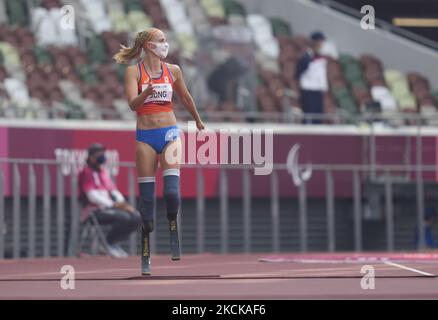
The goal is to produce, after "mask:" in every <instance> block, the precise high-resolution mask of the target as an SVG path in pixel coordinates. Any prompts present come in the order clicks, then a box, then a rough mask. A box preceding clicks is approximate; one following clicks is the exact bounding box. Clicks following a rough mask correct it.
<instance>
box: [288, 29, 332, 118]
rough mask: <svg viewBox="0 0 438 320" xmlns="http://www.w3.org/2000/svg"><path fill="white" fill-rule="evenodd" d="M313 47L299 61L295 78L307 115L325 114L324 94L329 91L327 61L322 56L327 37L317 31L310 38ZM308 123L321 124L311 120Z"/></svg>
mask: <svg viewBox="0 0 438 320" xmlns="http://www.w3.org/2000/svg"><path fill="white" fill-rule="evenodd" d="M310 38H311V45H310V48H308V50H307V52H306V53H305V54H304V55H303V56H302V57H301V58H300V59H299V60H298V63H297V68H296V73H295V77H296V79H297V80H298V81H299V84H300V89H301V93H300V103H301V106H302V108H303V112H304V113H305V114H315V115H323V114H324V93H325V92H326V91H327V90H328V81H327V60H326V59H325V58H324V57H323V56H321V55H320V51H321V48H322V45H323V43H324V41H325V36H324V34H323V33H322V32H320V31H316V32H314V33H312V35H311V36H310ZM306 122H307V123H321V122H322V121H321V119H318V118H316V119H312V118H311V119H310V120H307V121H306Z"/></svg>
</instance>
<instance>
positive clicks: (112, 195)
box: [78, 143, 141, 258]
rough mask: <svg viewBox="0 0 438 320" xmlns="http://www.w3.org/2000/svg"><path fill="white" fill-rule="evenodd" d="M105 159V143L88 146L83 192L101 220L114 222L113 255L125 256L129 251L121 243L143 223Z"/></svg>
mask: <svg viewBox="0 0 438 320" xmlns="http://www.w3.org/2000/svg"><path fill="white" fill-rule="evenodd" d="M105 161H106V158H105V147H104V146H103V145H102V144H100V143H94V144H92V145H91V146H90V147H89V148H88V156H87V166H86V167H85V168H84V169H83V170H82V171H81V172H80V173H79V179H78V182H79V191H80V196H81V199H82V200H83V203H84V205H85V206H86V207H88V209H91V210H93V211H94V215H95V216H96V218H97V220H98V221H99V223H101V224H107V225H108V224H109V225H111V230H110V231H109V233H108V235H107V241H108V248H107V249H108V253H109V254H110V255H111V256H112V257H114V258H125V257H127V256H128V254H127V253H126V252H125V251H124V250H123V249H122V247H121V246H120V244H119V243H120V242H121V241H123V240H126V239H127V238H128V236H129V235H130V234H131V232H133V231H135V230H136V229H137V228H138V227H139V226H140V225H141V218H140V214H139V213H138V212H137V211H136V210H135V209H134V208H133V207H132V206H131V205H130V204H129V203H127V202H126V201H125V198H124V197H123V195H122V194H121V193H120V191H119V190H117V187H116V185H115V184H114V183H113V182H112V180H111V178H110V176H109V173H108V171H107V169H106V168H104V167H103V165H104V164H105ZM87 211H88V210H87ZM83 218H85V217H83Z"/></svg>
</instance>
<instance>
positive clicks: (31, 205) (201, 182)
mask: <svg viewBox="0 0 438 320" xmlns="http://www.w3.org/2000/svg"><path fill="white" fill-rule="evenodd" d="M2 164H8V165H10V166H11V167H12V172H11V174H12V197H11V201H12V208H11V209H10V210H11V212H6V207H5V176H4V173H3V171H2V170H0V231H1V232H0V259H2V258H4V257H5V248H6V244H7V243H6V232H5V230H6V221H5V218H6V215H7V214H8V216H11V221H10V223H9V224H10V225H12V237H11V239H12V240H11V244H12V257H13V258H20V257H23V256H25V257H35V256H36V225H37V222H39V223H41V224H42V255H40V256H42V257H49V256H53V255H55V256H65V255H67V256H74V255H75V254H76V246H77V243H78V236H79V228H80V220H79V211H80V204H79V201H78V198H77V196H76V192H75V193H74V195H73V196H71V197H70V199H69V205H68V206H67V205H66V197H65V187H66V185H67V183H69V185H70V188H71V190H77V183H78V181H77V173H76V172H75V171H74V170H72V171H71V173H70V174H69V175H68V179H66V176H64V175H63V173H62V169H61V164H60V163H58V162H56V161H53V160H29V159H0V167H1V165H2ZM19 165H21V166H23V165H24V166H25V169H24V170H21V171H20V170H19ZM37 167H40V170H42V221H37V217H36V201H37V194H36V191H37V183H38V181H37V176H36V174H35V172H36V168H37ZM120 167H121V168H125V169H126V170H128V186H127V187H128V190H129V191H128V200H129V202H131V204H133V205H135V202H136V201H135V200H136V196H135V183H136V181H135V179H134V170H135V167H134V164H133V163H123V162H122V163H120ZM184 167H186V168H194V169H196V185H197V193H196V251H197V252H198V253H202V252H205V251H206V242H205V241H206V229H205V221H206V210H205V202H206V196H205V189H204V187H205V185H206V181H205V178H204V175H203V169H204V168H217V169H219V170H220V179H219V194H218V198H219V207H220V208H219V214H220V223H219V229H220V231H219V234H220V240H219V241H220V245H219V247H220V252H222V253H226V252H229V250H230V248H229V234H230V223H229V214H230V213H229V194H228V192H229V191H228V190H229V183H228V177H229V175H230V174H232V171H233V170H243V175H242V184H241V185H242V208H243V209H242V214H243V222H242V223H243V225H242V230H243V251H244V252H250V251H251V250H252V248H253V244H252V241H253V237H252V221H251V220H252V214H251V212H252V209H251V208H252V199H253V197H252V192H251V189H252V184H251V170H252V169H253V168H254V166H253V165H208V166H200V165H184ZM51 168H53V169H54V170H55V172H56V173H55V174H56V186H52V185H51V184H50V181H51V170H50V169H51ZM53 169H52V171H53ZM287 169H288V168H287V166H286V164H275V165H274V167H273V171H272V173H271V175H270V186H269V190H270V191H269V194H270V197H269V200H267V201H270V207H271V212H270V220H271V222H272V224H271V231H270V238H271V241H272V242H271V243H272V251H273V252H279V251H280V248H281V246H282V243H281V237H280V184H279V175H288V173H287ZM371 169H373V170H376V171H377V173H380V176H381V175H382V174H383V176H384V177H385V179H383V186H384V203H385V205H384V208H385V209H384V211H385V214H384V220H385V223H386V248H387V250H388V251H392V250H394V248H395V247H394V203H393V186H394V183H395V180H394V179H392V177H391V174H392V173H395V172H396V173H399V172H401V171H406V172H411V173H412V172H414V173H416V177H415V179H412V180H411V182H412V183H415V185H416V192H415V198H416V209H417V210H416V211H417V212H416V221H417V234H418V235H419V239H420V240H419V241H420V242H419V249H422V248H424V247H425V243H424V235H425V234H424V232H425V231H424V227H425V223H424V207H425V203H424V201H425V200H424V179H423V173H425V172H436V170H437V168H436V167H435V166H425V165H423V166H418V165H417V166H405V165H403V166H402V165H400V166H398V165H397V166H394V165H385V166H375V167H373V168H372V167H371V166H370V165H313V171H314V172H322V173H323V174H324V176H325V188H326V190H325V202H326V209H325V211H326V232H327V248H326V249H327V251H330V252H333V251H335V250H336V221H335V220H336V214H335V212H336V197H335V191H336V190H335V181H336V177H335V176H336V174H337V173H340V172H344V173H349V174H351V177H352V180H351V181H352V185H351V190H352V191H353V192H352V201H353V213H352V220H353V230H354V231H353V234H354V236H353V239H354V250H355V251H358V252H359V251H362V250H363V231H362V229H363V228H362V222H363V195H364V193H363V191H362V190H363V182H364V179H363V178H364V177H368V178H369V177H370V172H371ZM23 174H27V176H28V194H27V200H28V201H27V208H26V209H23V208H21V206H22V201H21V200H22V199H21V187H22V180H23V179H22V176H23ZM66 180H69V181H66ZM294 188H295V187H294ZM296 188H297V189H298V221H299V243H300V245H299V248H300V250H301V251H302V252H306V251H308V250H309V234H308V227H309V222H308V206H307V204H308V196H307V191H308V190H307V183H306V181H302V183H301V184H300V185H299V186H297V187H296ZM53 191H55V194H56V210H54V209H53V208H51V201H50V198H51V194H52V193H53ZM67 207H68V208H67ZM23 211H24V213H26V212H27V216H26V220H27V226H28V228H27V243H24V241H23V240H22V239H21V237H22V235H23V232H22V228H23V221H22V218H23ZM53 212H55V213H56V215H55V216H56V224H55V225H56V233H55V234H56V236H55V237H53V236H51V226H52V221H51V219H52V218H53V214H52V213H53ZM179 218H180V219H182V218H181V215H179ZM66 219H70V221H69V224H68V223H67V222H68V221H66ZM180 222H181V226H182V227H183V226H184V224H183V222H182V221H180ZM67 225H69V226H68V230H66V226H67ZM8 232H10V231H9V230H8ZM67 234H68V239H66V235H67ZM155 234H156V232H155V233H153V234H152V243H153V245H152V250H155V247H154V246H155V245H156V244H155V242H156V238H155V237H156V235H155ZM53 238H55V239H53ZM138 240H139V239H138V235H137V234H133V235H132V236H131V238H130V240H129V251H130V253H131V254H136V253H137V247H138V243H139V241H138ZM53 241H55V242H54V243H53ZM53 246H55V247H56V253H54V252H53V250H52V251H51V248H53ZM24 248H26V249H27V252H26V253H25V254H23V250H24Z"/></svg>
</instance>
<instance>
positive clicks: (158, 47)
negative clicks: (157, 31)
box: [149, 42, 169, 59]
mask: <svg viewBox="0 0 438 320" xmlns="http://www.w3.org/2000/svg"><path fill="white" fill-rule="evenodd" d="M149 43H152V44H154V45H155V48H154V49H151V51H152V52H153V53H155V54H156V55H157V56H158V57H160V58H161V59H164V58H166V57H167V54H168V53H169V43H168V42H149Z"/></svg>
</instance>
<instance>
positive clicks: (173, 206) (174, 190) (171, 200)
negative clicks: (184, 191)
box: [163, 169, 181, 219]
mask: <svg viewBox="0 0 438 320" xmlns="http://www.w3.org/2000/svg"><path fill="white" fill-rule="evenodd" d="M163 180H164V190H163V195H164V200H165V202H166V208H167V217H168V219H174V218H175V217H176V215H177V214H178V210H179V207H180V204H181V195H180V187H179V169H166V170H164V171H163Z"/></svg>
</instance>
